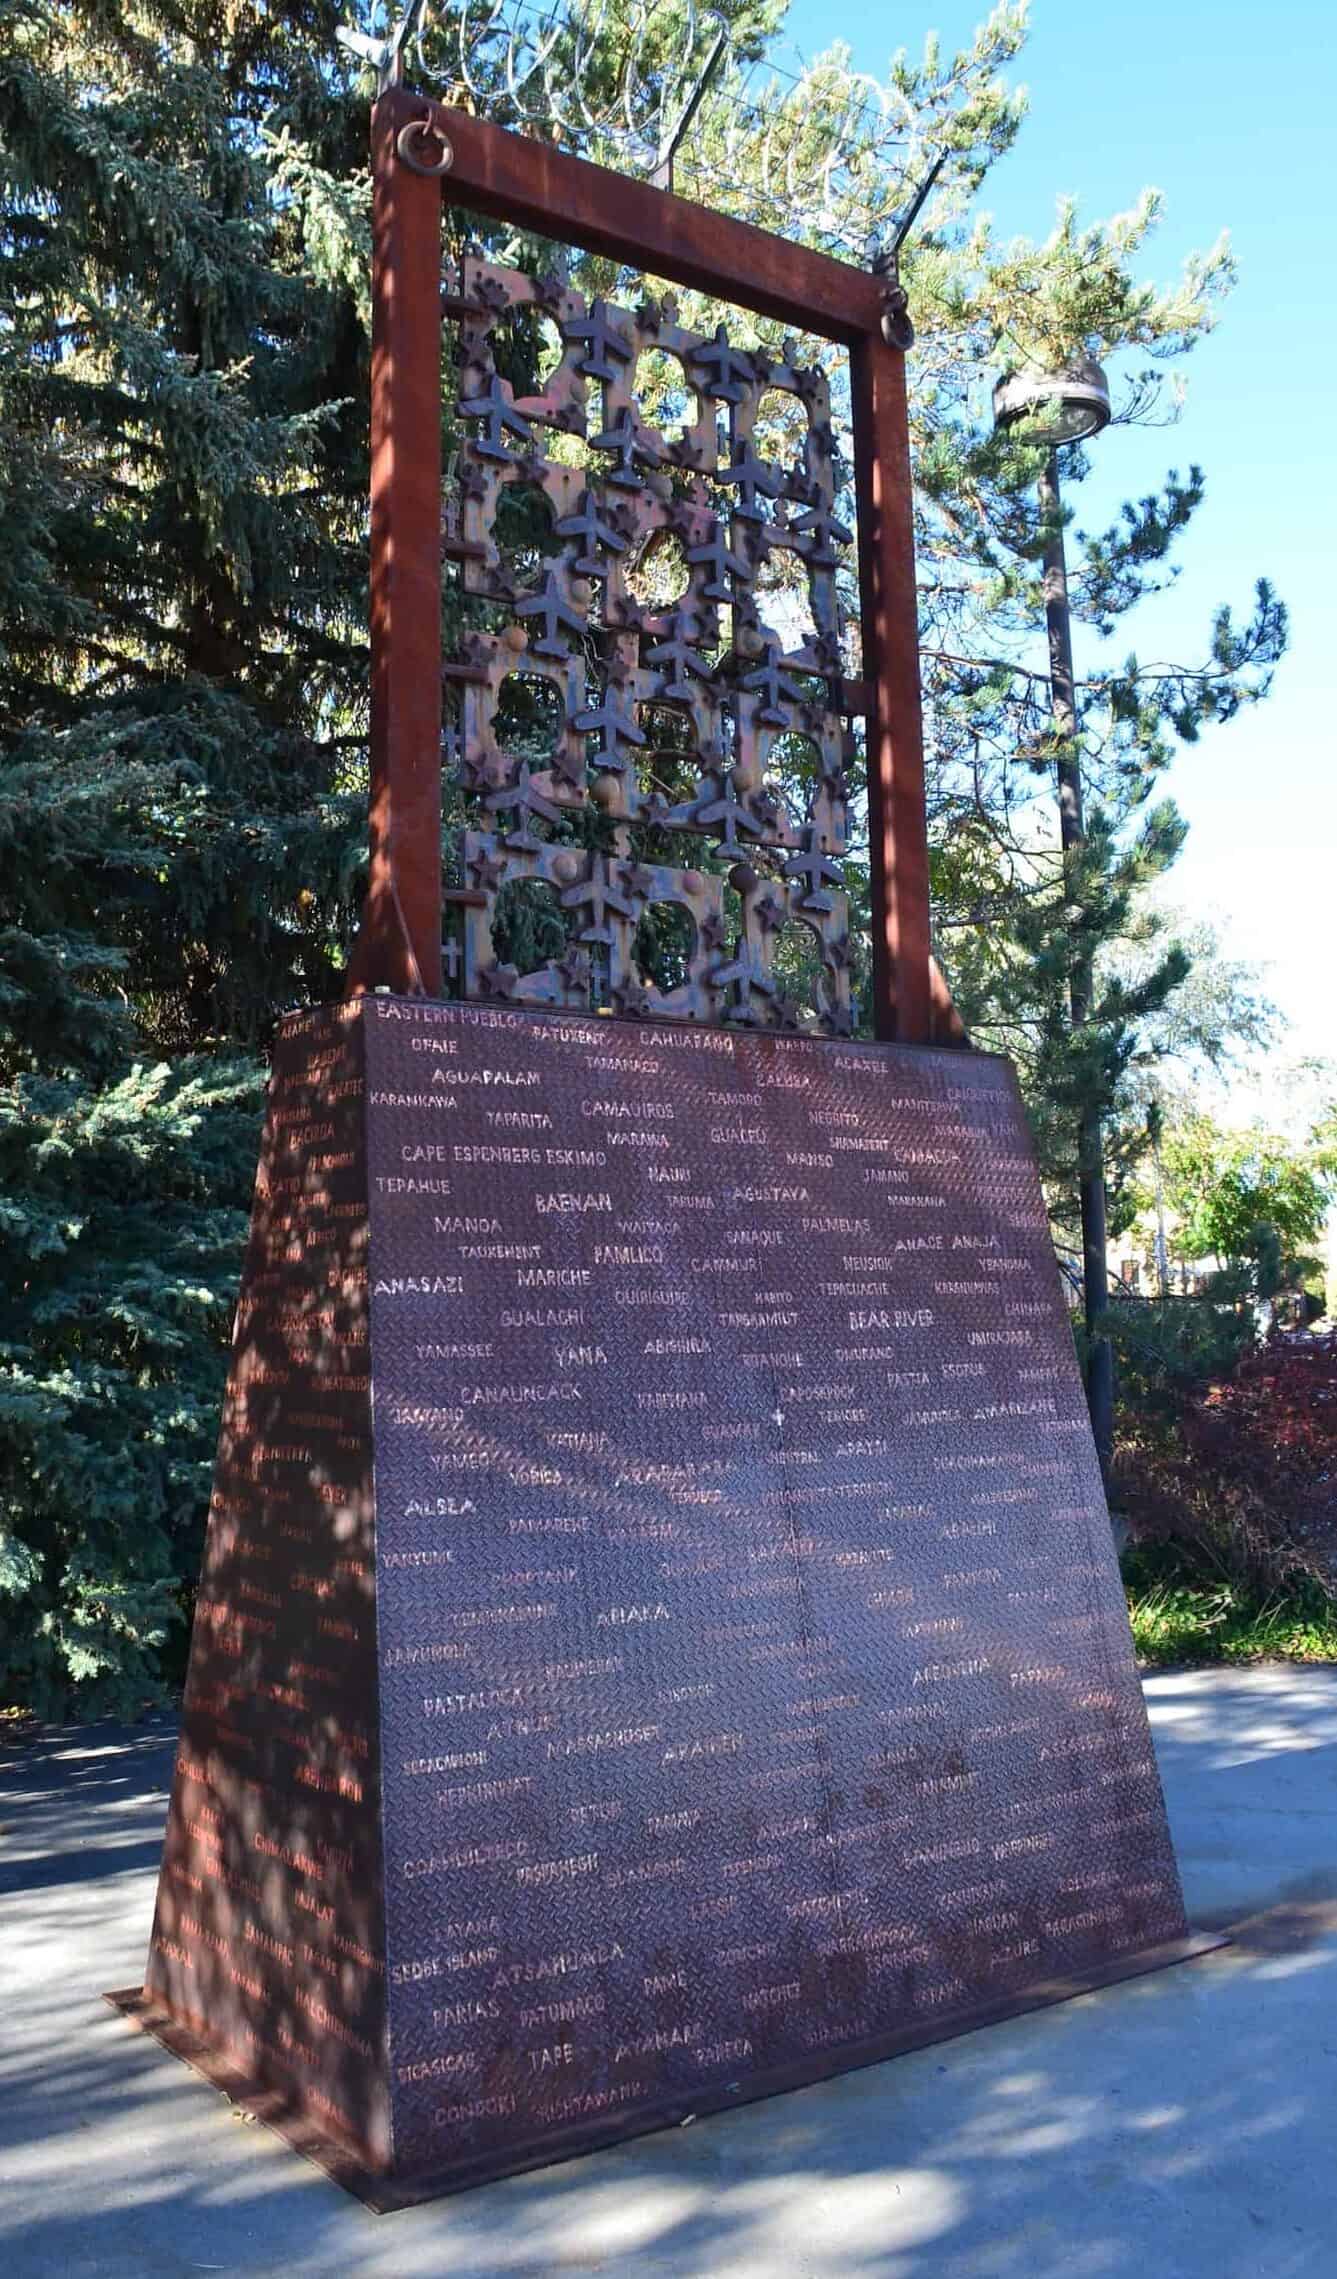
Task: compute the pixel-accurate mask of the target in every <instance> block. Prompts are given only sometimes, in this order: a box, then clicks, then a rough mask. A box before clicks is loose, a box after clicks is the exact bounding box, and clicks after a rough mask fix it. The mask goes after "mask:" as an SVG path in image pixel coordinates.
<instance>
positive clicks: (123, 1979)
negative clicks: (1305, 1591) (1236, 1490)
mask: <svg viewBox="0 0 1337 2279" xmlns="http://www.w3.org/2000/svg"><path fill="white" fill-rule="evenodd" d="M1147 1693H1148V1698H1149V1701H1150V1705H1151V1713H1152V1720H1153V1724H1154V1727H1155V1732H1156V1741H1157V1748H1158V1752H1159V1755H1160V1759H1161V1764H1162V1768H1163V1770H1164V1774H1165V1781H1166V1788H1167V1791H1168V1794H1169V1800H1170V1811H1171V1818H1172V1820H1173V1822H1174V1829H1175V1835H1176V1840H1177V1842H1178V1846H1179V1854H1180V1860H1181V1864H1182V1867H1183V1871H1184V1880H1185V1884H1186V1887H1187V1891H1188V1901H1189V1912H1190V1916H1191V1917H1192V1918H1193V1920H1194V1921H1195V1922H1196V1923H1197V1924H1199V1925H1206V1926H1214V1927H1224V1926H1231V1927H1233V1928H1234V1929H1235V1935H1236V1944H1235V1945H1234V1946H1233V1947H1232V1948H1230V1949H1229V1950H1226V1951H1225V1952H1222V1953H1219V1954H1215V1955H1211V1956H1208V1957H1206V1958H1205V1959H1203V1960H1201V1961H1198V1962H1194V1963H1189V1964H1186V1965H1183V1966H1181V1967H1180V1968H1178V1969H1176V1970H1170V1971H1163V1972H1161V1973H1160V1974H1159V1975H1158V1976H1156V1977H1153V1978H1144V1979H1139V1980H1134V1981H1132V1982H1130V1983H1129V1984H1127V1985H1124V1986H1120V1987H1114V1988H1110V1989H1108V1990H1107V1991H1105V1992H1103V1993H1100V1994H1095V1995H1089V1996H1087V1997H1085V1998H1084V1999H1083V2000H1081V2001H1079V2002H1071V2003H1066V2004H1064V2005H1063V2006H1062V2007H1060V2008H1058V2009H1054V2010H1048V2011H1042V2012H1039V2013H1037V2014H1035V2015H1033V2016H1031V2017H1027V2018H1021V2019H1018V2020H1016V2021H1014V2022H1013V2023H1011V2024H1009V2025H1005V2026H996V2027H993V2028H991V2029H990V2030H989V2031H987V2032H984V2033H978V2034H973V2035H970V2036H968V2037H966V2038H965V2039H963V2040H961V2041H958V2042H952V2043H950V2044H947V2045H944V2046H943V2047H940V2048H938V2049H930V2050H923V2051H919V2052H917V2053H916V2054H914V2055H913V2056H909V2057H902V2058H898V2059H896V2060H895V2061H894V2062H893V2063H891V2064H889V2065H883V2066H879V2067H875V2068H870V2069H868V2070H866V2071H863V2072H859V2073H854V2074H848V2075H846V2076H845V2077H844V2078H843V2079H842V2080H840V2081H835V2082H830V2083H827V2084H824V2085H823V2086H821V2087H819V2088H814V2089H806V2090H802V2091H800V2092H799V2093H798V2094H796V2095H794V2096H790V2097H787V2098H783V2099H772V2100H769V2101H768V2102H766V2103H764V2104H760V2105H753V2106H751V2107H749V2108H747V2109H746V2110H744V2111H741V2112H738V2113H732V2114H729V2115H727V2116H725V2117H721V2118H718V2119H715V2120H710V2121H703V2122H698V2123H696V2124H695V2125H693V2126H692V2127H690V2128H687V2129H681V2130H675V2131H672V2132H670V2133H668V2134H666V2135H661V2136H658V2137H643V2138H641V2139H639V2140H638V2141H637V2142H636V2143H634V2144H629V2145H624V2146H621V2147H619V2148H617V2149H616V2150H614V2151H611V2152H602V2153H597V2154H594V2155H592V2156H591V2157H589V2158H588V2159H585V2160H582V2161H578V2162H573V2163H570V2164H568V2165H566V2166H564V2167H560V2168H553V2169H548V2170H546V2171H544V2172H543V2173H541V2174H538V2175H533V2176H526V2177H520V2178H516V2179H514V2180H512V2181H510V2182H508V2183H504V2184H499V2185H491V2186H488V2187H487V2188H486V2189H484V2190H482V2191H476V2192H472V2193H468V2194H465V2195H463V2196H462V2197H460V2198H458V2199H455V2200H446V2201H438V2202H437V2203H436V2204H435V2205H433V2206H430V2207H425V2208H415V2209H410V2210H408V2211H406V2212H405V2213H403V2214H400V2215H394V2216H379V2217H378V2216H372V2215H369V2214H368V2213H367V2212H366V2211H365V2210H364V2209H363V2208H361V2207H360V2206H358V2205H357V2204H356V2203H355V2202H353V2201H351V2200H348V2199H346V2198H345V2197H344V2196H343V2194H342V2193H340V2192H339V2191H338V2190H336V2188H335V2187H334V2186H333V2185H332V2184H330V2183H328V2182H327V2181H326V2179H325V2178H324V2177H323V2176H321V2175H320V2174H319V2173H318V2172H317V2171H316V2170H315V2169H313V2168H311V2167H309V2166H308V2165H307V2164H306V2163H305V2162H304V2161H302V2160H301V2159H300V2158H299V2157H298V2156H297V2155H296V2154H294V2153H291V2152H289V2151H288V2150H287V2149H286V2148H285V2147H284V2146H283V2145H281V2144H280V2143H279V2142H278V2141H277V2140H276V2139H275V2138H273V2137H271V2136H270V2135H269V2134H268V2132H267V2131H265V2130H263V2129H261V2128H258V2127H256V2126H255V2125H253V2124H252V2125H247V2124H245V2123H243V2122H242V2121H241V2120H240V2119H239V2118H238V2117H237V2116H236V2115H235V2114H233V2113H232V2112H231V2111H230V2109H229V2107H228V2106H227V2105H226V2103H225V2102H224V2101H223V2100H222V2099H221V2098H220V2097H219V2096H218V2095H217V2093H216V2092H215V2091H213V2090H211V2089H208V2088H206V2087H205V2086H204V2085H203V2084H202V2083H201V2082H199V2081H198V2080H197V2079H195V2077H194V2076H192V2075H191V2074H190V2073H189V2072H187V2071H186V2070H185V2069H184V2068H182V2067H180V2066H179V2065H177V2064H175V2063H174V2062H173V2061H172V2060H171V2059H170V2058H168V2057H167V2056H165V2055H164V2054H163V2053H162V2052H161V2051H160V2050H159V2049H158V2048H157V2047H156V2046H155V2045H154V2044H153V2043H152V2042H149V2041H147V2040H145V2039H143V2038H141V2037H140V2036H138V2035H136V2034H134V2033H132V2032H131V2031H130V2030H129V2029H128V2028H127V2027H126V2026H125V2025H124V2024H123V2023H122V2022H121V2021H120V2020H119V2019H117V2018H116V2017H114V2016H113V2015H112V2013H111V2012H110V2011H109V2010H107V2009H106V2008H105V2007H104V2006H103V2004H102V2003H101V2002H100V2000H99V1999H98V1997H99V1995H100V1993H101V1991H102V1989H103V1988H104V1987H108V1986H127V1985H130V1984H132V1983H133V1982H135V1981H136V1980H137V1979H138V1978H139V1976H140V1974H141V1971H142V1967H143V1958H144V1950H145V1946H146V1943H147V1940H148V1932H149V1918H150V1914H151V1910H152V1902H153V1887H154V1874H155V1869H156V1865H157V1855H158V1845H159V1841H160V1836H161V1830H162V1822H163V1814H164V1810H165V1805H166V1793H165V1791H166V1783H167V1779H168V1774H169V1768H170V1762H171V1731H170V1728H169V1727H168V1726H166V1725H165V1724H157V1725H154V1726H150V1727H146V1728H141V1729H138V1730H135V1731H127V1730H124V1729H121V1728H115V1729H112V1728H107V1727H102V1728H94V1729H92V1730H88V1731H85V1732H82V1733H80V1732H74V1731H68V1732H55V1733H51V1734H49V1735H48V1736H47V1737H46V1738H45V1739H44V1740H43V1741H41V1742H40V1743H38V1744H36V1745H32V1746H29V1747H27V1748H20V1749H18V1750H16V1751H15V1752H14V1753H13V1755H12V1757H11V1758H10V1760H9V1761H8V1763H7V1765H6V1766H5V1767H4V1769H3V1771H0V1823H3V1835H0V2279H84V2275H85V2274H86V2275H88V2279H92V2275H94V2274H96V2275H97V2279H122V2275H124V2279H178V2275H184V2274H187V2273H195V2272H205V2271H212V2272H237V2273H253V2272H275V2273H277V2272H282V2273H284V2274H291V2275H292V2279H305V2275H308V2274H311V2275H315V2274H320V2275H321V2279H325V2275H327V2274H330V2275H337V2279H346V2275H357V2279H361V2275H362V2274H370V2275H374V2279H417V2275H418V2274H423V2275H424V2279H426V2275H430V2279H540V2275H541V2279H554V2275H564V2274H572V2275H575V2274H585V2273H589V2272H604V2273H608V2274H610V2275H616V2279H623V2275H624V2274H627V2275H631V2279H873V2275H876V2279H1125V2275H1127V2279H1190V2275H1192V2279H1196V2275H1198V2274H1202V2275H1203V2279H1334V2274H1337V1669H1322V1670H1301V1669H1284V1668H1270V1669H1260V1670H1250V1671H1242V1672H1238V1673H1235V1674H1226V1673H1221V1672H1215V1671H1213V1672H1193V1673H1189V1674H1185V1675H1178V1676H1176V1675H1166V1676H1157V1677H1155V1678H1152V1679H1151V1680H1150V1681H1149V1683H1148V1686H1147Z"/></svg>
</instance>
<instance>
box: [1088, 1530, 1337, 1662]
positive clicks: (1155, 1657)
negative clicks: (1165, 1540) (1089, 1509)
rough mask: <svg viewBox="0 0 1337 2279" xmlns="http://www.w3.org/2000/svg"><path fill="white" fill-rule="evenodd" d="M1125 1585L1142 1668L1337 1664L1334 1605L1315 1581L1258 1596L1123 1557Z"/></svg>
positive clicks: (1142, 1557)
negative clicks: (1150, 1665) (1156, 1665)
mask: <svg viewBox="0 0 1337 2279" xmlns="http://www.w3.org/2000/svg"><path fill="white" fill-rule="evenodd" d="M1124 1582H1125V1586H1126V1588H1127V1592H1128V1613H1129V1619H1130V1620H1131V1622H1132V1626H1133V1645H1134V1647H1135V1648H1136V1651H1137V1653H1138V1654H1139V1655H1140V1656H1141V1658H1142V1660H1143V1661H1144V1662H1151V1663H1162V1664H1165V1663H1169V1664H1174V1663H1182V1662H1230V1663H1239V1662H1262V1661H1287V1662H1337V1600H1334V1599H1333V1598H1332V1597H1331V1596H1330V1595H1329V1593H1328V1592H1327V1591H1325V1590H1324V1589H1323V1588H1322V1586H1321V1585H1320V1584H1318V1583H1316V1582H1313V1581H1309V1582H1303V1581H1302V1582H1297V1583H1295V1584H1293V1585H1291V1586H1289V1587H1287V1588H1284V1589H1281V1590H1277V1591H1263V1592H1260V1591H1257V1590H1250V1589H1248V1588H1247V1587H1245V1586H1242V1585H1240V1584H1238V1583H1235V1582H1230V1581H1219V1580H1218V1581H1212V1582H1187V1581H1185V1580H1184V1579H1183V1578H1182V1576H1181V1575H1180V1574H1179V1572H1178V1569H1177V1567H1176V1566H1175V1563H1174V1562H1173V1561H1172V1560H1171V1561H1167V1560H1166V1559H1165V1558H1164V1557H1160V1558H1158V1557H1156V1556H1155V1555H1154V1554H1151V1553H1148V1552H1144V1551H1137V1552H1133V1553H1131V1554H1130V1555H1129V1556H1128V1557H1127V1558H1126V1559H1125V1561H1124Z"/></svg>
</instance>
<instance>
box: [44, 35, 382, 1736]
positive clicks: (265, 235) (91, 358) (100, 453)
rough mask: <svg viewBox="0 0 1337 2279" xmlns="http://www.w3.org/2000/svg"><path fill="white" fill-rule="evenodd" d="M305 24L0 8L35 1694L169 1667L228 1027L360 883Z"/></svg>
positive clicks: (226, 1258)
mask: <svg viewBox="0 0 1337 2279" xmlns="http://www.w3.org/2000/svg"><path fill="white" fill-rule="evenodd" d="M334 21H335V16H334V11H333V10H332V9H330V10H325V9H323V8H319V7H316V8H308V7H303V6H297V7H292V8H287V9H285V8H282V7H278V8H275V9H271V10H268V11H266V12H265V13H264V14H263V15H261V14H259V13H258V12H252V11H249V10H234V9H230V8H223V7H213V6H210V5H206V4H197V5H193V6H190V7H187V8H186V9H184V10H182V9H178V8H175V7H166V6H164V7H156V6H152V5H143V6H132V7H130V8H128V9H125V10H113V9H109V8H96V9H91V10H90V9H83V8H77V7H72V6H61V5H52V6H49V7H46V8H45V9H40V10H32V9H29V8H26V7H15V6H13V5H12V4H9V0H6V4H4V5H0V53H2V55H3V60H2V61H0V152H3V156H2V157H0V180H2V181H3V212H4V217H5V218H4V221H3V223H0V513H3V516H4V523H5V533H6V543H5V546H4V548H3V549H0V612H2V613H3V615H2V633H0V1087H3V1089H2V1090H0V1265H2V1266H3V1280H4V1286H5V1289H6V1292H7V1296H8V1303H7V1307H6V1313H5V1318H4V1323H3V1328H2V1329H0V1594H2V1595H0V1698H4V1697H13V1698H18V1699H21V1700H23V1701H24V1702H26V1703H28V1704H29V1705H30V1706H33V1707H36V1708H38V1709H39V1710H40V1711H42V1712H43V1713H44V1714H54V1713H58V1712H60V1711H61V1710H62V1709H65V1708H67V1707H69V1706H70V1705H71V1703H74V1704H76V1705H77V1706H78V1707H79V1708H80V1709H81V1710H82V1711H84V1712H85V1713H93V1712H95V1711H103V1710H114V1711H124V1710H126V1709H133V1708H134V1707H135V1706H136V1705H137V1704H138V1703H140V1702H141V1701H142V1700H144V1699H145V1698H146V1697H147V1696H149V1695H151V1694H152V1693H153V1692H154V1690H155V1689H156V1688H157V1687H158V1686H160V1684H161V1682H162V1675H163V1672H164V1670H165V1669H170V1668H171V1667H173V1666H174V1665H176V1664H179V1660H180V1650H181V1641H182V1636H183V1629H182V1616H183V1613H184V1611H185V1609H186V1606H187V1604H188V1598H189V1592H190V1588H191V1586H192V1584H193V1578H194V1574H195V1571H196V1568H197V1565H198V1557H199V1548H200V1541H201V1529H202V1520H203V1515H204V1510H205V1506H206V1501H207V1494H208V1480H209V1472H210V1466H211V1463H212V1455H213V1447H214V1443H215V1439H216V1434H217V1419H218V1410H219V1400H220V1394H221V1389H222V1383H223V1373H224V1364H225V1355H226V1341H227V1333H228V1326H229V1321H230V1314H231V1305H232V1300H233V1297H234V1294H235V1287H236V1277H237V1271H238V1266H239V1262H240V1256H241V1249H242V1243H243V1237H244V1228H245V1215H244V1214H245V1210H246V1206H247V1203H248V1199H249V1194H250V1188H251V1182H252V1179H253V1175H254V1163H255V1148H256V1139H257V1134H258V1125H259V1113H260V1099H261V1085H262V1075H263V1072H262V1065H261V1061H260V1058H259V1055H260V1052H261V1050H262V1048H263V1045H264V1042H265V1039H266V1036H267V1033H268V1030H269V1027H270V1024H271V1022H272V1020H273V1017H274V1014H275V1012H276V1011H277V1009H278V1008H279V1007H280V1006H282V1005H283V1004H284V1003H287V1002H292V1001H293V1000H305V999H309V998H312V997H316V998H319V997H324V996H328V995H329V994H331V993H332V992H333V991H334V990H336V989H337V987H338V980H339V972H340V967H341V964H342V960H343V957H344V954H345V951H346V946H347V941H348V937H349V932H350V927H351V923H352V919H353V914H354V911H355V909H356V905H357V901H358V898H359V888H360V871H361V866H362V863H363V860H364V857H363V822H362V812H361V810H362V799H361V796H360V779H361V773H362V768H363V755H362V738H363V726H364V710H365V697H364V680H365V656H366V639H365V630H364V628H365V614H366V607H365V575H366V572H365V560H364V556H363V551H362V529H363V520H364V508H363V500H364V496H365V487H366V444H365V404H364V398H365V389H366V371H367V343H366V335H365V325H364V321H363V318H364V313H365V306H366V249H367V228H366V211H365V179H364V175H363V166H364V161H363V150H364V148H365V117H364V115H363V113H362V110H361V106H360V104H359V103H358V102H357V101H356V100H354V99H352V98H351V97H350V98H348V99H346V100H344V101H342V102H340V101H337V100H335V101H333V102H332V101H331V100H330V99H329V91H328V89H327V88H326V87H325V85H324V84H323V82H322V77H321V74H320V73H319V72H318V71H317V69H316V67H315V65H314V64H313V63H312V61H311V57H312V54H313V52H315V50H314V49H313V44H312V43H313V42H314V43H315V48H316V49H318V48H319V47H321V46H326V47H328V45H329V43H330V42H331V41H332V38H333V28H334ZM262 128H263V131H262Z"/></svg>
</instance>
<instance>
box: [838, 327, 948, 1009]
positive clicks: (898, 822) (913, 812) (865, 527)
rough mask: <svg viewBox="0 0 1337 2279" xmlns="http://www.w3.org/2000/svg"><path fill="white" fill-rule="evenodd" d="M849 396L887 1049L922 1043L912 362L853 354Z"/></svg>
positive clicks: (877, 944) (922, 832)
mask: <svg viewBox="0 0 1337 2279" xmlns="http://www.w3.org/2000/svg"><path fill="white" fill-rule="evenodd" d="M850 395H851V401H852V410H853V417H854V457H855V470H856V473H855V482H856V490H857V497H858V508H859V582H860V587H861V590H862V598H863V639H864V668H863V669H864V679H865V681H866V683H867V685H868V690H869V712H868V849H869V866H870V873H871V887H872V906H873V1033H874V1035H875V1036H876V1037H878V1038H879V1039H881V1040H882V1041H883V1042H890V1041H891V1040H892V1039H894V1038H896V1039H899V1040H900V1041H901V1043H903V1044H927V1043H929V1041H930V1038H931V1035H932V998H931V988H930V978H929V876H928V828H927V819H926V816H925V812H924V724H923V711H922V705H921V699H920V687H919V616H918V605H917V600H916V593H915V544H914V512H913V494H912V491H911V484H910V440H909V426H908V418H907V410H906V393H905V358H904V355H903V354H902V353H901V351H900V350H899V349H895V348H889V347H888V346H887V344H886V342H885V341H884V340H883V339H882V337H881V335H880V333H877V332H869V333H867V334H865V335H864V337H863V338H862V339H860V340H858V341H856V342H854V343H853V344H852V346H851V348H850Z"/></svg>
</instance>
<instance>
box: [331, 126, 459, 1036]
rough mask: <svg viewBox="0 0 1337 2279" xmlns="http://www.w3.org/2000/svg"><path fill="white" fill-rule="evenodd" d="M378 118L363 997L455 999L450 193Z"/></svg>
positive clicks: (358, 985)
mask: <svg viewBox="0 0 1337 2279" xmlns="http://www.w3.org/2000/svg"><path fill="white" fill-rule="evenodd" d="M402 120H403V113H402V109H401V108H400V107H399V106H398V105H397V104H396V102H395V100H394V99H393V97H391V96H382V97H381V100H380V101H379V102H378V103H377V105H376V108H375V110H374V111H373V113H372V128H371V134H372V346H371V813H370V836H371V846H370V852H371V875H370V880H369V884H368V892H367V904H366V910H365V913H364V916H363V921H362V930H361V933H360V934H359V937H358V941H357V945H356V948H355V950H354V953H353V958H352V962H351V965H350V986H351V987H353V988H355V989H367V988H374V987H375V986H376V985H377V984H378V983H383V984H385V985H387V986H388V987H390V988H391V989H399V990H407V991H415V990H425V991H426V993H427V994H428V996H437V997H439V996H440V994H441V184H440V182H439V180H437V179H436V178H435V177H433V176H430V175H426V174H422V173H419V172H417V171H415V170H414V169H413V168H412V167H410V166H408V165H406V164H405V162H404V160H403V159H402V158H401V157H400V155H399V152H398V149H397V138H398V134H399V131H400V128H401V125H402Z"/></svg>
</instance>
